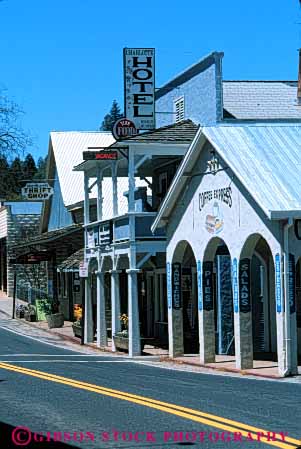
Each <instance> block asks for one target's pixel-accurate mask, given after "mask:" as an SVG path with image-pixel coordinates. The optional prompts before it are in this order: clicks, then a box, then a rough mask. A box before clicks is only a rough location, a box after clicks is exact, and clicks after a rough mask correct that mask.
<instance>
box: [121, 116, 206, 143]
mask: <svg viewBox="0 0 301 449" xmlns="http://www.w3.org/2000/svg"><path fill="white" fill-rule="evenodd" d="M197 129H198V125H196V124H195V123H193V121H192V120H182V121H180V122H178V123H172V124H171V125H167V126H163V127H162V128H158V129H154V130H153V131H148V132H144V133H141V134H138V135H137V136H134V137H128V138H126V139H124V140H126V141H130V142H141V143H163V144H164V143H183V144H185V143H190V142H192V140H193V139H194V136H195V135H196V132H197Z"/></svg>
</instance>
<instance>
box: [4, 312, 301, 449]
mask: <svg viewBox="0 0 301 449" xmlns="http://www.w3.org/2000/svg"><path fill="white" fill-rule="evenodd" d="M1 323H2V325H3V323H5V320H2V321H1ZM0 326H1V324H0ZM0 348H1V349H0V422H1V423H2V424H1V432H0V448H1V449H2V448H3V449H6V448H16V447H30V448H40V449H48V448H49V449H50V448H66V449H71V448H72V447H74V448H78V447H80V448H85V449H86V448H87V449H89V448H91V449H92V448H98V449H102V448H121V449H122V448H124V449H129V448H137V449H139V448H141V449H142V448H145V447H147V448H149V447H152V448H156V449H161V448H166V449H169V448H179V447H181V446H185V445H187V446H188V445H191V446H194V447H202V448H212V449H216V448H229V449H232V448H246V447H250V448H259V447H261V448H267V447H272V446H274V447H281V448H282V449H290V448H296V447H297V446H298V442H297V440H298V441H300V445H301V384H300V383H289V382H283V381H265V380H262V379H260V380H257V379H254V380H253V379H248V378H238V377H232V376H219V375H207V374H200V373H194V372H183V371H178V370H174V369H163V368H160V367H158V366H153V365H154V364H151V365H148V364H145V363H143V362H140V361H137V362H133V361H129V360H127V359H125V358H124V357H112V356H110V355H107V356H106V355H99V356H98V355H97V356H95V355H91V354H83V353H76V352H71V351H69V350H66V349H63V348H57V347H55V346H51V345H46V344H44V343H43V342H40V341H36V340H34V339H28V338H26V337H24V336H23V335H17V334H16V333H11V332H9V331H7V330H4V329H2V328H1V327H0ZM158 365H159V364H158ZM45 373H46V374H45ZM53 375H56V376H57V377H54V376H53ZM100 387H101V388H100ZM125 393H128V395H125ZM137 396H138V397H137ZM156 401H160V403H158V402H156ZM174 405H177V406H178V408H176V407H175V406H174ZM187 409H189V410H187ZM199 412H202V413H203V414H200V413H199ZM212 415H214V417H212ZM226 420H231V422H229V421H226ZM18 426H21V427H26V428H28V429H30V431H31V432H32V433H31V434H29V436H28V435H26V430H24V429H23V430H22V429H21V430H20V432H19V435H18V431H16V430H14V429H15V428H16V427H18ZM251 426H252V427H251ZM258 429H263V430H264V431H265V432H266V431H270V432H276V433H277V438H278V440H277V441H272V440H271V441H270V442H269V444H268V442H267V434H266V433H265V434H264V436H260V437H258V436H257V431H259V430H258ZM55 432H56V434H55ZM58 432H61V436H60V434H59V433H58ZM235 432H236V433H235ZM280 432H283V433H286V435H285V437H284V439H285V441H284V442H283V441H282V439H283V437H281V436H280ZM64 433H65V434H64ZM259 435H260V434H259ZM272 436H273V435H272V433H271V434H270V438H271V439H272ZM30 438H31V442H30V443H29V442H28V444H24V443H26V441H27V440H28V441H29V439H30ZM60 438H61V439H65V442H56V441H54V440H57V439H60ZM257 438H261V441H257ZM12 439H14V441H12ZM289 439H291V440H289ZM39 440H41V441H39ZM69 440H70V441H69ZM81 440H82V441H81ZM294 440H296V441H294Z"/></svg>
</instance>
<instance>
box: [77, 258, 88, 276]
mask: <svg viewBox="0 0 301 449" xmlns="http://www.w3.org/2000/svg"><path fill="white" fill-rule="evenodd" d="M88 276H89V273H88V263H87V262H85V261H81V262H80V263H79V277H81V278H87V277H88Z"/></svg>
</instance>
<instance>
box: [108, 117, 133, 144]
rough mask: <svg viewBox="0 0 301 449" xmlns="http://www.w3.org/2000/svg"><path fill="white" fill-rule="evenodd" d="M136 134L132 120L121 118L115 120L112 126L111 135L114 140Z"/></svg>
mask: <svg viewBox="0 0 301 449" xmlns="http://www.w3.org/2000/svg"><path fill="white" fill-rule="evenodd" d="M136 134H138V131H137V128H136V125H135V123H134V122H132V120H128V119H127V118H121V119H120V120H117V122H115V124H114V127H113V136H114V137H115V139H116V140H119V139H125V138H126V137H132V136H136Z"/></svg>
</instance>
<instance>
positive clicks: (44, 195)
mask: <svg viewBox="0 0 301 449" xmlns="http://www.w3.org/2000/svg"><path fill="white" fill-rule="evenodd" d="M21 194H22V196H23V198H26V199H27V200H31V201H41V200H48V199H49V198H50V197H51V195H53V188H52V187H51V186H50V185H49V184H48V182H28V183H27V184H26V185H25V187H22V189H21Z"/></svg>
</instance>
